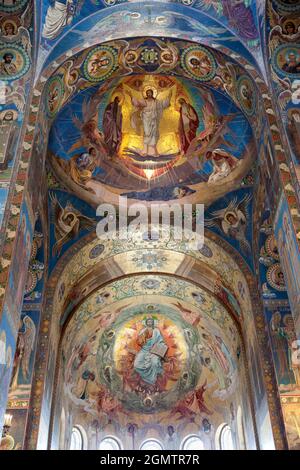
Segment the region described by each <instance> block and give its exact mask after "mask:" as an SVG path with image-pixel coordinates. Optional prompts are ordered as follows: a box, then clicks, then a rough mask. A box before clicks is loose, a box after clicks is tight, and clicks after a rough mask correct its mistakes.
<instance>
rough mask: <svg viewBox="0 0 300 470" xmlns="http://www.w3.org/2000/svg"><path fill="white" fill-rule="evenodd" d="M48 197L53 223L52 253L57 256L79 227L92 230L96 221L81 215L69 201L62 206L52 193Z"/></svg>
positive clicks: (77, 231) (74, 235) (78, 230)
mask: <svg viewBox="0 0 300 470" xmlns="http://www.w3.org/2000/svg"><path fill="white" fill-rule="evenodd" d="M50 198H51V204H52V210H53V222H54V224H55V231H54V234H55V244H54V246H53V249H52V251H53V255H57V256H58V255H59V254H60V252H61V249H62V247H63V245H64V244H65V243H67V242H68V241H70V240H72V239H73V238H75V237H76V235H78V233H79V232H80V230H81V229H85V230H92V229H93V228H95V223H96V221H95V220H93V219H91V218H90V217H86V216H85V215H83V214H82V213H81V212H80V211H79V210H78V209H75V207H73V206H72V204H71V203H70V202H67V204H66V206H65V207H62V206H61V204H60V203H59V201H58V199H57V197H56V196H55V195H54V194H52V195H51V196H50Z"/></svg>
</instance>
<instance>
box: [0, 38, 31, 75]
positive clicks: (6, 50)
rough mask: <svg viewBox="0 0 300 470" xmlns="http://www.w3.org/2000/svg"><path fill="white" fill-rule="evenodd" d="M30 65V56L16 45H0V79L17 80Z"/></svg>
mask: <svg viewBox="0 0 300 470" xmlns="http://www.w3.org/2000/svg"><path fill="white" fill-rule="evenodd" d="M29 67H30V58H29V56H28V55H27V54H26V52H25V51H24V49H22V47H20V46H17V45H11V46H3V45H2V46H0V80H8V81H10V80H17V79H18V78H21V77H23V75H25V74H26V73H27V72H28V70H29Z"/></svg>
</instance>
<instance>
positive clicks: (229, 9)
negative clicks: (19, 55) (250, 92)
mask: <svg viewBox="0 0 300 470" xmlns="http://www.w3.org/2000/svg"><path fill="white" fill-rule="evenodd" d="M232 3H233V2H232ZM166 4H167V6H166ZM264 8H265V5H264V2H251V1H249V0H244V1H241V2H237V3H236V4H232V5H231V4H230V2H228V1H227V0H196V1H192V0H191V1H185V0H183V1H181V0H179V1H177V0H176V1H174V2H173V1H161V2H149V1H142V2H135V1H133V2H132V1H131V2H126V1H123V0H121V1H118V0H117V1H113V2H105V1H95V0H80V1H77V0H73V1H72V2H70V1H69V0H63V1H62V2H60V4H59V5H58V4H56V5H55V2H53V1H50V2H49V1H46V2H43V4H42V5H41V6H40V8H38V7H36V10H37V11H36V13H37V17H38V18H39V22H40V24H41V28H40V30H41V48H40V61H43V60H44V58H45V57H46V56H47V54H49V53H50V55H49V57H48V59H47V62H46V63H50V61H52V60H54V59H56V58H57V56H58V54H59V55H60V54H62V53H63V52H65V51H67V50H70V49H73V48H75V47H78V46H79V44H80V43H81V45H82V44H87V43H89V45H92V44H95V42H94V41H95V39H96V38H97V39H96V40H98V38H99V37H101V38H102V40H108V39H117V38H121V37H125V36H126V37H129V36H130V37H132V36H134V35H139V34H140V31H141V30H142V31H143V34H144V35H149V36H151V37H153V36H170V37H180V38H182V39H192V40H195V41H197V42H203V41H205V40H206V39H209V41H210V43H212V42H214V43H215V47H218V44H220V45H221V44H225V43H226V44H227V45H230V46H229V47H230V48H232V50H235V52H241V53H242V55H243V56H244V57H247V58H248V60H250V61H251V57H254V58H255V60H257V61H258V62H259V63H260V65H261V66H262V65H263V60H262V53H261V44H260V40H261V38H260V33H259V31H260V30H261V27H262V24H263V21H264ZM72 31H73V32H72ZM98 42H99V40H98ZM230 43H231V44H230ZM85 47H86V46H85ZM54 49H55V50H54ZM41 66H42V64H40V67H41Z"/></svg>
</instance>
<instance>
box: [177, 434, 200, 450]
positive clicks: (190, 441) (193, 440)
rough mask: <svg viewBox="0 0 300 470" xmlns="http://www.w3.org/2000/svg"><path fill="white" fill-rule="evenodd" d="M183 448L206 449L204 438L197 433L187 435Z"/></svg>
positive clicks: (182, 444)
mask: <svg viewBox="0 0 300 470" xmlns="http://www.w3.org/2000/svg"><path fill="white" fill-rule="evenodd" d="M181 449H182V450H204V445H203V442H202V440H201V439H200V437H199V436H197V435H196V434H191V435H190V436H187V437H186V438H185V439H184V440H183V441H182V443H181Z"/></svg>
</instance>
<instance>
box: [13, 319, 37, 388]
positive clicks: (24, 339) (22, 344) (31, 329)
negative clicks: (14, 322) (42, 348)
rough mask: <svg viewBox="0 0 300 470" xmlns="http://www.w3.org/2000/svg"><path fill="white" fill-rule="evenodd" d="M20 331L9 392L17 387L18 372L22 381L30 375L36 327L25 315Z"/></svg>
mask: <svg viewBox="0 0 300 470" xmlns="http://www.w3.org/2000/svg"><path fill="white" fill-rule="evenodd" d="M23 326H24V327H25V329H24V331H22V330H21V331H20V332H19V335H18V340H17V348H16V354H15V358H14V365H13V372H12V379H11V391H14V390H16V389H17V387H18V376H19V371H20V370H21V371H22V375H23V379H24V380H28V379H29V373H30V367H29V366H30V358H31V354H32V352H33V350H34V343H35V336H36V327H35V324H34V321H33V320H32V319H31V318H30V317H29V316H28V315H26V316H25V317H24V318H23V321H22V329H23Z"/></svg>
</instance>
